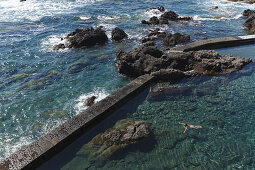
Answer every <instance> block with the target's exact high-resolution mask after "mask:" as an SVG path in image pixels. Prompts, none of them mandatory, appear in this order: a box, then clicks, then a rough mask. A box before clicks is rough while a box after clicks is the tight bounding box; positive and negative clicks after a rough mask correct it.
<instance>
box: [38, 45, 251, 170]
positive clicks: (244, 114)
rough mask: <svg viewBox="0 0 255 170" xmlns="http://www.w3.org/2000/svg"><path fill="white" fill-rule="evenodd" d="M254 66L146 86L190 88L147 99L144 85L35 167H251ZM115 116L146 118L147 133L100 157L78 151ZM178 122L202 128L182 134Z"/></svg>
mask: <svg viewBox="0 0 255 170" xmlns="http://www.w3.org/2000/svg"><path fill="white" fill-rule="evenodd" d="M246 48H250V49H251V46H247V47H246ZM253 49H254V47H253ZM227 50H230V49H227ZM232 50H233V49H232ZM234 50H235V49H234ZM219 51H220V50H219ZM248 56H250V55H248ZM251 58H253V59H254V57H251ZM254 68H255V65H254V64H250V65H248V66H246V67H245V68H244V69H243V70H242V71H240V72H236V73H233V74H230V75H226V76H222V75H220V76H215V77H204V76H203V77H196V78H191V79H186V80H183V81H182V82H180V83H178V84H174V85H170V84H156V85H153V86H151V87H150V88H151V89H153V88H154V87H165V88H171V87H178V88H180V89H181V88H187V87H189V88H190V91H189V92H186V93H185V92H183V93H180V94H177V95H166V94H161V95H157V97H153V98H152V93H151V92H150V88H149V89H146V90H144V92H143V93H141V94H139V96H137V97H136V98H135V99H133V100H132V101H130V102H129V103H127V104H126V105H125V106H123V107H122V108H120V110H119V111H117V112H116V113H114V114H113V115H111V116H110V117H109V118H107V119H106V120H104V121H103V122H101V123H100V124H98V125H97V126H96V127H95V128H93V129H92V130H91V131H90V132H88V133H86V134H85V135H84V136H82V137H81V138H80V139H78V140H77V141H75V142H74V143H73V144H72V145H70V146H69V147H67V148H66V149H65V150H64V151H62V152H61V153H60V154H58V155H57V156H55V157H53V158H52V159H51V160H50V161H48V162H47V163H45V164H44V165H42V166H41V167H40V168H38V169H63V170H68V169H76V170H80V169H254V168H255V161H254V156H255V155H254V154H255V152H254V149H255V148H254V146H255V145H254V144H255V135H254V126H253V122H254V121H255V106H254V102H255V95H254V94H255V93H254V87H255V79H254V77H255V72H254V71H255V69H254ZM120 119H135V120H143V121H147V122H149V123H150V127H151V131H152V135H151V137H150V138H148V139H145V140H142V141H140V142H139V143H138V144H135V145H131V146H128V147H127V148H125V149H120V150H119V151H117V152H115V153H114V154H113V155H111V156H110V157H107V158H106V160H103V161H102V160H98V159H96V158H94V157H93V156H92V155H93V154H95V151H87V154H86V155H84V156H83V155H81V154H78V153H80V152H82V151H83V152H84V151H86V150H85V149H84V148H86V144H87V143H88V142H89V141H90V140H91V139H92V138H93V137H95V136H96V135H98V134H100V133H103V132H104V131H105V130H106V129H108V128H111V127H113V126H114V124H115V123H116V122H117V121H118V120H120ZM178 122H187V123H189V124H193V125H201V126H203V128H202V129H198V130H195V129H188V130H187V132H186V133H185V134H183V131H184V128H183V126H181V125H179V124H178Z"/></svg>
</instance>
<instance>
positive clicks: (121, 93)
mask: <svg viewBox="0 0 255 170" xmlns="http://www.w3.org/2000/svg"><path fill="white" fill-rule="evenodd" d="M153 79H154V77H152V76H149V75H143V76H140V77H138V78H136V79H135V80H133V81H132V82H130V83H129V84H128V85H126V86H124V87H123V88H120V89H118V90H117V91H116V92H114V93H112V94H111V95H109V96H107V97H106V98H105V99H103V100H101V101H99V102H98V103H96V104H94V105H93V106H91V107H89V108H88V109H86V110H84V111H82V112H81V113H80V114H78V115H77V116H75V117H73V118H72V119H70V120H69V121H67V122H65V123H64V124H62V125H60V126H59V127H57V128H56V129H54V130H52V131H51V132H49V133H48V134H46V135H45V136H43V137H41V138H40V139H39V140H37V141H35V142H33V143H31V144H30V145H28V146H26V147H24V148H22V149H21V150H19V151H17V152H15V153H14V154H12V155H11V156H10V157H8V158H7V159H5V160H4V161H3V162H2V163H1V164H0V169H1V170H9V169H29V170H31V169H35V168H36V167H38V166H40V165H41V164H42V163H44V162H45V161H47V160H49V159H50V158H51V157H52V156H54V155H55V154H56V153H58V152H59V151H61V150H62V149H63V148H65V147H66V146H68V145H69V144H71V143H72V142H73V141H74V140H75V139H77V138H78V137H80V136H81V135H83V134H84V133H85V132H86V131H88V130H89V129H91V128H92V127H93V126H94V125H95V124H97V123H99V122H100V121H102V120H103V119H104V118H105V117H106V116H108V115H110V114H111V113H113V112H114V111H116V110H117V109H118V108H120V107H121V106H122V105H123V104H125V103H126V102H127V101H129V100H130V99H132V98H133V97H135V96H136V95H137V94H138V93H140V92H141V91H142V90H144V89H145V88H146V87H147V86H149V85H150V84H151V83H152V82H153V81H154V80H153Z"/></svg>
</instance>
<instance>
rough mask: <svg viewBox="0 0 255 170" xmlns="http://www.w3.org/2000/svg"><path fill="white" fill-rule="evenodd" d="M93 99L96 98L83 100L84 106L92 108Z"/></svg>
mask: <svg viewBox="0 0 255 170" xmlns="http://www.w3.org/2000/svg"><path fill="white" fill-rule="evenodd" d="M95 99H96V96H92V97H89V98H88V99H86V100H85V102H84V105H85V106H92V105H93V104H95Z"/></svg>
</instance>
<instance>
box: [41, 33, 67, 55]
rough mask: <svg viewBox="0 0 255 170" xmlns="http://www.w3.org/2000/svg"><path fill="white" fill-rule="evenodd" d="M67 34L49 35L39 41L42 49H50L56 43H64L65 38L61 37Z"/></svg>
mask: <svg viewBox="0 0 255 170" xmlns="http://www.w3.org/2000/svg"><path fill="white" fill-rule="evenodd" d="M66 35H67V34H61V35H50V36H48V37H46V38H45V39H43V40H42V41H41V46H42V51H52V50H53V47H54V46H55V45H57V44H60V43H63V44H65V43H66V39H62V38H63V37H65V36H66Z"/></svg>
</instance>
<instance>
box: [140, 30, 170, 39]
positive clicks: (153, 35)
mask: <svg viewBox="0 0 255 170" xmlns="http://www.w3.org/2000/svg"><path fill="white" fill-rule="evenodd" d="M164 37H166V32H162V31H160V30H159V29H158V28H156V29H155V30H150V33H149V34H148V35H146V36H145V37H143V38H141V39H140V40H139V41H140V42H141V43H146V42H148V41H154V40H157V39H160V38H164Z"/></svg>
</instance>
